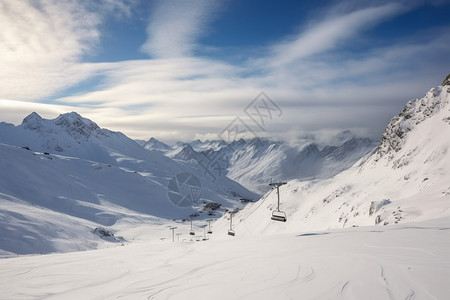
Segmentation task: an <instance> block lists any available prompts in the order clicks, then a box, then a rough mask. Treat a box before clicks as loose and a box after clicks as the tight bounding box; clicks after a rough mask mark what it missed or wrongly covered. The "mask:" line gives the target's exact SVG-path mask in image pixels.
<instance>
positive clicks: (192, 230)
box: [189, 220, 195, 235]
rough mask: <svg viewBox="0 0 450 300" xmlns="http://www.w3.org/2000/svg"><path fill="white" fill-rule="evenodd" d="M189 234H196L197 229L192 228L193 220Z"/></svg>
mask: <svg viewBox="0 0 450 300" xmlns="http://www.w3.org/2000/svg"><path fill="white" fill-rule="evenodd" d="M189 235H195V231H194V229H193V228H192V220H191V230H190V231H189Z"/></svg>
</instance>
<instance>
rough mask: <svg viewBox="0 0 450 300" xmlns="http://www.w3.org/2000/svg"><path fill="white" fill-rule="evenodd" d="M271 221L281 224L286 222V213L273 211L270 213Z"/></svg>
mask: <svg viewBox="0 0 450 300" xmlns="http://www.w3.org/2000/svg"><path fill="white" fill-rule="evenodd" d="M271 219H272V220H274V221H281V222H286V221H287V218H286V213H285V212H283V211H281V210H275V211H273V212H272V218H271Z"/></svg>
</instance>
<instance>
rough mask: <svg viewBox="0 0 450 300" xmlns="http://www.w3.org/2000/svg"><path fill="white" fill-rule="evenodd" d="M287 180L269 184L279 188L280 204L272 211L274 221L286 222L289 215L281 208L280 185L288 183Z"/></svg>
mask: <svg viewBox="0 0 450 300" xmlns="http://www.w3.org/2000/svg"><path fill="white" fill-rule="evenodd" d="M286 183H287V182H275V183H272V182H271V183H269V185H270V186H271V187H273V188H276V189H277V197H278V205H277V209H276V210H274V211H273V212H272V218H271V219H272V220H274V221H280V222H286V221H287V217H286V213H285V212H284V211H281V210H280V186H282V185H284V184H286Z"/></svg>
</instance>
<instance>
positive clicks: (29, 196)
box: [0, 113, 257, 253]
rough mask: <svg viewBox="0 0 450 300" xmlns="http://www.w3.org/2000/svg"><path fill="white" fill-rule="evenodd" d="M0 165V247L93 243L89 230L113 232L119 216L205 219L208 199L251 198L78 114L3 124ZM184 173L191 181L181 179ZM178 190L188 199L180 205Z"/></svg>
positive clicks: (224, 204)
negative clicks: (192, 182)
mask: <svg viewBox="0 0 450 300" xmlns="http://www.w3.org/2000/svg"><path fill="white" fill-rule="evenodd" d="M0 170H1V172H0V206H1V208H0V228H2V229H1V235H0V249H1V250H2V251H5V253H8V252H13V253H39V252H49V251H66V250H79V249H85V248H95V247H97V246H96V244H98V243H100V242H101V240H100V241H99V238H98V237H97V236H95V235H94V233H93V230H94V229H95V228H97V227H98V226H109V227H110V228H111V229H112V230H114V229H116V230H117V228H119V227H120V226H119V225H120V223H121V222H141V221H142V220H147V221H148V222H149V223H150V224H158V222H159V221H157V220H158V219H186V218H189V216H190V215H192V214H200V216H199V217H198V218H207V217H211V216H209V215H207V213H209V214H210V215H214V214H215V212H214V211H213V210H212V209H210V207H208V204H210V203H217V204H220V205H221V209H222V210H221V212H223V210H224V209H226V208H235V207H242V204H241V203H240V201H239V199H240V198H247V197H248V198H253V199H256V198H257V195H256V194H254V193H252V192H250V191H248V190H247V189H245V188H244V187H243V186H241V185H239V184H238V183H236V182H234V181H232V180H231V179H229V178H226V177H224V178H220V180H217V181H215V182H212V181H211V180H209V179H207V178H205V177H204V176H202V174H201V173H199V172H196V170H194V169H190V168H189V164H186V163H183V162H177V161H174V160H172V159H171V158H169V157H166V156H164V155H163V154H161V153H160V152H159V151H149V150H147V149H145V148H143V147H142V146H140V145H138V144H137V143H136V142H134V141H133V140H131V139H129V138H128V137H126V136H125V135H124V134H122V133H120V132H112V131H109V130H107V129H101V128H99V127H98V126H97V125H96V124H95V123H94V122H92V121H90V120H88V119H85V118H83V117H81V116H80V115H78V114H77V113H68V114H63V115H60V116H59V117H57V118H56V119H53V120H46V119H42V118H41V117H40V116H39V115H38V114H36V113H32V114H31V115H29V116H28V117H26V118H25V119H24V121H23V122H22V124H20V125H18V126H14V125H11V124H6V123H1V124H0ZM186 174H187V175H186ZM189 178H192V180H194V179H195V180H196V182H194V183H195V184H196V185H195V186H193V185H186V186H184V185H183V184H180V180H184V179H185V180H188V179H189ZM195 180H194V181H195ZM183 189H189V190H183ZM194 189H195V191H194ZM194 192H195V193H196V194H195V195H194V194H193V193H194ZM183 195H184V196H189V197H190V198H189V199H188V200H189V201H191V202H192V201H193V202H194V203H191V204H193V205H185V203H183V205H181V201H184V200H183V199H184V198H182V197H181V196H183ZM177 197H179V198H180V199H178V198H177ZM178 200H179V201H178ZM186 201H187V200H186ZM189 201H187V203H188V204H189ZM219 214H220V212H218V213H216V214H215V215H216V217H217V216H219ZM64 220H67V222H65V221H64ZM118 226H119V227H118ZM125 238H127V237H125Z"/></svg>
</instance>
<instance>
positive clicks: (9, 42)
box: [0, 0, 135, 101]
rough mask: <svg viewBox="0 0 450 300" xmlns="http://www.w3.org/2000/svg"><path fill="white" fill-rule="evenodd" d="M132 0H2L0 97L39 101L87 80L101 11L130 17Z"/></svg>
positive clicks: (0, 8) (98, 38)
mask: <svg viewBox="0 0 450 300" xmlns="http://www.w3.org/2000/svg"><path fill="white" fill-rule="evenodd" d="M133 1H135V0H102V1H99V2H91V1H85V0H81V1H73V0H21V1H5V0H1V1H0V28H1V30H0V53H1V55H0V66H1V71H0V90H1V91H2V95H1V96H2V97H3V98H10V99H16V100H28V101H30V100H31V101H33V100H38V99H42V98H44V97H47V96H50V95H53V94H54V93H55V92H58V91H61V90H63V89H65V88H68V87H70V86H72V85H74V84H76V83H78V82H80V81H81V80H83V79H86V78H88V77H89V76H90V75H92V74H91V72H90V69H91V68H89V67H86V66H83V65H82V61H83V57H84V56H86V55H88V54H90V53H92V52H95V51H96V50H97V49H96V47H97V46H98V43H99V40H100V38H101V32H100V29H99V26H100V24H101V23H102V20H103V18H104V14H105V13H114V14H115V15H117V16H123V17H127V16H130V14H131V8H130V5H131V4H130V3H132V2H133Z"/></svg>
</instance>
